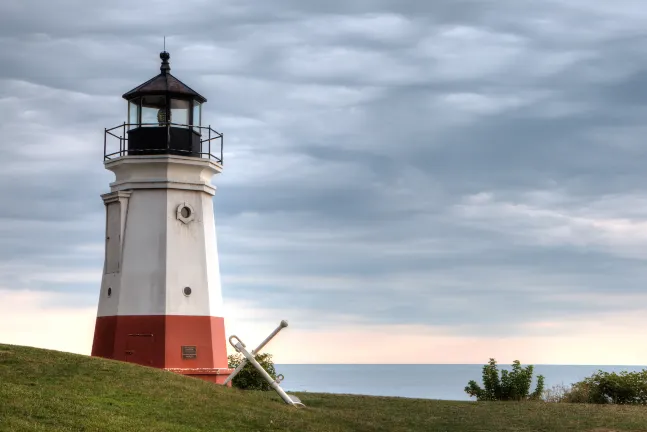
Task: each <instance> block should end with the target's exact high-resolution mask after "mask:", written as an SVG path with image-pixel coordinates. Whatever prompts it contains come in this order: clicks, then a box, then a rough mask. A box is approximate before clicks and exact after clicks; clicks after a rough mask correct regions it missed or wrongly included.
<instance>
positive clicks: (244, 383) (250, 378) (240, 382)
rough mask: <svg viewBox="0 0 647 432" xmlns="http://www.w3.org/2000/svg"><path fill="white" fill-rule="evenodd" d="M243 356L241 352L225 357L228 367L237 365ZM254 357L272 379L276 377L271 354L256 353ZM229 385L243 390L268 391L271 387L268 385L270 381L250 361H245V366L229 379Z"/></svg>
mask: <svg viewBox="0 0 647 432" xmlns="http://www.w3.org/2000/svg"><path fill="white" fill-rule="evenodd" d="M244 358H245V357H244V356H243V355H242V354H232V355H230V356H228V357H227V359H228V363H229V367H230V368H232V369H233V368H236V367H238V365H240V363H241V362H242V361H243V359H244ZM254 358H255V359H256V361H257V362H258V363H260V365H261V366H263V369H265V370H266V371H267V373H268V374H270V376H271V377H272V379H276V370H275V368H274V363H273V362H272V355H271V354H268V353H264V354H257V355H255V356H254ZM231 385H232V386H233V387H236V388H239V389H243V390H262V391H268V390H271V389H272V387H270V383H268V382H267V381H266V380H265V378H263V377H262V376H261V374H260V373H259V372H258V371H257V370H256V368H255V367H254V366H253V365H252V364H251V363H250V362H247V363H246V364H245V366H243V369H242V370H241V371H240V372H238V375H236V376H235V377H234V379H233V380H232V381H231Z"/></svg>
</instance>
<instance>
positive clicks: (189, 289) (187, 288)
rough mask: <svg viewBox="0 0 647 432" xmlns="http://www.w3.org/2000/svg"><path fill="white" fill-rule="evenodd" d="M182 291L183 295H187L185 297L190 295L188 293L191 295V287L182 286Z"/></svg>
mask: <svg viewBox="0 0 647 432" xmlns="http://www.w3.org/2000/svg"><path fill="white" fill-rule="evenodd" d="M182 292H183V293H184V295H185V296H187V297H188V296H190V295H191V288H190V287H184V289H183V290H182Z"/></svg>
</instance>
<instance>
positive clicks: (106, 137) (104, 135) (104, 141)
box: [103, 128, 108, 161]
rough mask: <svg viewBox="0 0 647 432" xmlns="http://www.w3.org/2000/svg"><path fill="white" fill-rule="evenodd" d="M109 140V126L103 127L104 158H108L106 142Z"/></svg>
mask: <svg viewBox="0 0 647 432" xmlns="http://www.w3.org/2000/svg"><path fill="white" fill-rule="evenodd" d="M107 141H108V128H103V160H104V161H105V160H106V144H107Z"/></svg>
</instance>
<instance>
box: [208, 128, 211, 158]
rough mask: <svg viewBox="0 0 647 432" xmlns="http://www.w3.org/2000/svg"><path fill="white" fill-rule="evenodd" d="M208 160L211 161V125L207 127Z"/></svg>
mask: <svg viewBox="0 0 647 432" xmlns="http://www.w3.org/2000/svg"><path fill="white" fill-rule="evenodd" d="M208 142H209V160H211V125H209V141H208Z"/></svg>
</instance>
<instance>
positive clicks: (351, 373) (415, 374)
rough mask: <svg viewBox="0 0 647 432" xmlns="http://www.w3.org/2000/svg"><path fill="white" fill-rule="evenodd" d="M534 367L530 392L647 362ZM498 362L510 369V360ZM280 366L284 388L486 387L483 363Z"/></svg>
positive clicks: (454, 391) (451, 395) (456, 394)
mask: <svg viewBox="0 0 647 432" xmlns="http://www.w3.org/2000/svg"><path fill="white" fill-rule="evenodd" d="M525 366H526V365H525V364H522V367H525ZM533 366H534V373H533V383H532V387H531V391H532V390H534V388H535V385H536V382H537V376H538V375H543V376H544V382H545V384H544V388H546V389H548V388H551V387H553V386H554V385H565V386H570V384H573V383H575V382H578V381H581V380H583V379H584V378H587V377H590V376H591V375H592V374H594V373H595V372H597V371H598V370H602V371H605V372H621V371H628V372H639V371H642V370H643V369H647V366H582V365H577V366H573V365H533ZM498 367H499V370H502V369H506V370H510V366H509V365H498ZM275 369H276V372H277V374H282V375H283V376H284V380H283V381H282V382H281V387H283V389H284V390H286V391H293V392H313V393H340V394H356V395H371V396H397V397H407V398H420V399H438V400H455V401H469V400H475V399H474V398H471V397H470V396H468V395H467V393H465V390H464V389H465V386H467V383H468V381H470V380H475V381H476V382H477V383H478V384H479V385H480V386H482V380H481V374H482V370H483V365H478V364H464V365H461V364H449V365H438V364H406V365H376V364H370V365H361V364H276V365H275Z"/></svg>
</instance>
